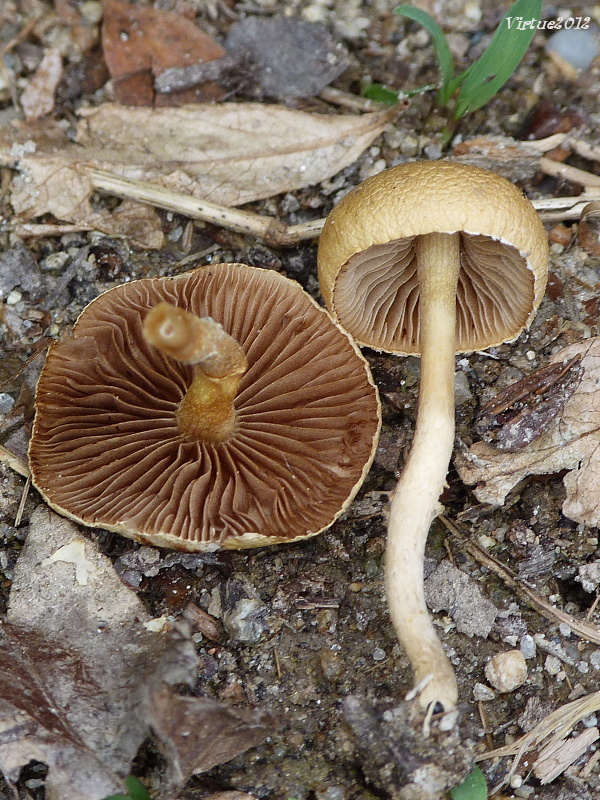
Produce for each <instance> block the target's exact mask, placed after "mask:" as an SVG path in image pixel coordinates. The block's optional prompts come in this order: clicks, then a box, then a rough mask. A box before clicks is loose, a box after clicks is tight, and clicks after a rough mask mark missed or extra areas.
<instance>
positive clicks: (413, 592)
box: [385, 233, 460, 711]
mask: <svg viewBox="0 0 600 800" xmlns="http://www.w3.org/2000/svg"><path fill="white" fill-rule="evenodd" d="M415 246H416V258H417V264H418V273H419V282H420V289H419V292H420V294H419V304H420V334H419V341H420V346H421V380H420V388H419V408H418V412H417V423H416V428H415V434H414V439H413V443H412V448H411V451H410V454H409V456H408V459H407V462H406V465H405V466H404V470H403V472H402V475H401V477H400V480H399V482H398V486H397V487H396V490H395V491H394V495H393V498H392V503H391V508H390V518H389V530H388V540H387V552H386V580H385V582H386V592H387V597H388V603H389V608H390V614H391V617H392V622H393V624H394V628H395V630H396V633H397V635H398V638H399V640H400V643H401V644H402V646H403V647H404V649H405V651H406V654H407V656H408V658H409V661H410V663H411V666H412V668H413V672H414V681H415V686H416V687H418V686H422V689H421V691H420V693H419V700H420V703H421V705H422V706H423V707H424V708H428V707H430V706H431V704H433V708H435V705H436V704H437V703H439V704H441V706H443V708H444V710H445V711H447V710H449V709H451V708H454V707H455V706H456V703H457V699H458V690H457V685H456V677H455V675H454V670H453V669H452V666H451V664H450V662H449V661H448V658H447V657H446V654H445V653H444V650H443V649H442V645H441V643H440V640H439V639H438V637H437V634H436V632H435V629H434V627H433V623H432V621H431V618H430V616H429V613H428V611H427V606H426V605H425V594H424V587H423V560H424V555H425V543H426V541H427V534H428V532H429V527H430V525H431V523H432V521H433V520H434V518H435V517H436V516H437V515H438V514H439V513H440V511H441V506H440V504H439V497H440V494H441V493H442V490H443V488H444V484H445V480H446V473H447V471H448V464H449V462H450V457H451V455H452V449H453V445H454V356H455V338H456V333H455V330H456V286H457V281H458V273H459V270H460V263H459V258H460V238H459V234H458V233H433V234H427V235H425V236H420V237H417V239H416V242H415Z"/></svg>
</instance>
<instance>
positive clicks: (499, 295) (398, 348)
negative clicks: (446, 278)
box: [333, 233, 534, 355]
mask: <svg viewBox="0 0 600 800" xmlns="http://www.w3.org/2000/svg"><path fill="white" fill-rule="evenodd" d="M460 267H461V269H460V274H459V278H458V286H457V296H456V303H457V307H456V342H457V346H456V349H457V351H458V352H469V351H472V350H480V349H484V348H486V347H492V346H494V345H498V344H501V343H502V342H505V341H507V340H508V339H512V338H514V337H515V333H514V331H520V330H521V329H522V328H523V327H524V325H525V323H526V321H527V318H528V315H529V313H530V309H531V305H532V302H533V294H534V279H533V275H532V273H531V270H529V269H528V268H527V263H526V260H525V258H524V257H523V256H522V255H521V254H520V253H519V251H518V250H517V249H516V248H515V247H512V246H511V245H509V244H507V243H505V242H499V241H498V240H496V239H493V238H492V237H490V236H484V235H479V234H468V233H461V234H460ZM333 307H334V309H335V313H336V317H337V319H338V320H339V322H340V323H341V325H342V326H343V327H344V328H345V329H346V330H350V331H352V333H353V335H354V336H355V338H356V340H357V341H358V342H359V343H360V344H362V345H366V346H369V347H374V348H375V349H378V350H385V351H386V352H393V353H398V354H401V355H412V354H418V353H419V352H420V347H419V282H418V277H417V259H416V255H415V237H414V236H412V237H406V238H402V239H395V240H394V241H391V242H389V243H386V244H376V245H372V246H371V247H368V248H367V249H366V250H364V251H362V252H360V253H357V254H356V255H353V256H352V257H351V258H349V259H348V261H347V262H346V264H344V266H343V267H342V268H341V269H340V272H339V273H338V276H337V281H336V284H335V288H334V291H333Z"/></svg>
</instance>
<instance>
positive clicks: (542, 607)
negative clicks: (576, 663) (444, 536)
mask: <svg viewBox="0 0 600 800" xmlns="http://www.w3.org/2000/svg"><path fill="white" fill-rule="evenodd" d="M438 519H439V520H440V522H441V523H442V524H443V525H444V526H445V527H446V528H447V530H448V531H449V532H450V533H451V534H452V536H453V537H454V538H455V539H456V540H457V541H459V542H460V544H461V547H462V548H463V549H465V550H466V551H467V552H468V553H469V554H470V555H471V556H473V558H475V559H476V560H477V561H479V563H480V564H483V565H484V566H485V567H487V568H488V569H491V570H492V572H495V573H496V575H498V577H499V578H502V580H503V581H504V582H505V583H506V584H507V586H510V588H511V589H514V590H515V591H516V592H517V594H519V595H521V597H522V598H524V600H525V602H527V603H528V604H529V605H530V606H531V607H532V608H534V609H535V610H536V611H537V612H538V613H539V614H541V615H542V616H543V617H545V618H546V619H548V620H550V621H551V622H556V621H558V622H564V623H566V624H567V625H569V627H570V628H571V630H572V631H573V632H574V633H576V634H577V635H578V636H580V637H581V638H582V639H586V640H587V641H588V642H594V644H600V629H599V628H597V627H596V626H595V625H590V624H589V623H588V622H581V621H580V620H578V619H576V618H575V617H572V616H571V615H570V614H567V613H566V611H561V609H560V608H556V607H555V606H553V605H551V604H550V603H548V602H546V600H544V599H543V598H542V597H540V596H539V595H538V594H536V593H535V592H534V591H533V589H531V588H530V587H529V586H528V585H527V584H526V583H525V581H523V580H522V579H519V578H517V577H516V575H515V574H514V572H512V570H510V569H509V568H508V567H505V566H504V564H501V563H500V562H499V561H498V560H497V559H495V558H494V556H492V555H490V554H489V553H487V552H486V551H485V550H483V548H481V547H479V545H477V544H475V543H474V542H472V541H470V540H469V539H468V538H467V537H466V536H464V535H463V533H462V532H461V530H460V529H459V527H458V526H457V525H456V524H455V523H454V522H452V521H451V520H449V519H448V518H447V517H445V516H443V515H442V516H440V517H438Z"/></svg>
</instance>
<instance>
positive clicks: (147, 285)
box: [29, 264, 380, 551]
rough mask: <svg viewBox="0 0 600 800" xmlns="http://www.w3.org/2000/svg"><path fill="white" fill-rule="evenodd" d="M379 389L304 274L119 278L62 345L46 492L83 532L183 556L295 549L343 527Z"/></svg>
mask: <svg viewBox="0 0 600 800" xmlns="http://www.w3.org/2000/svg"><path fill="white" fill-rule="evenodd" d="M379 424H380V409H379V398H378V395H377V389H376V387H375V385H374V383H373V380H372V378H371V375H370V370H369V368H368V365H367V363H366V361H365V360H364V358H363V356H362V355H361V354H360V351H359V350H358V348H357V346H356V345H355V344H354V342H353V341H352V339H351V338H350V337H349V335H348V334H347V333H346V332H345V331H343V330H342V329H341V328H340V326H339V325H337V324H336V323H334V322H333V321H332V320H331V318H330V316H329V315H328V314H327V312H326V311H325V310H324V309H322V308H320V307H319V306H318V305H317V303H315V302H314V300H312V298H311V297H310V296H309V295H308V294H307V293H306V292H304V291H303V289H302V288H301V287H300V286H299V284H297V283H296V282H294V281H291V280H288V279H287V278H284V277H283V276H281V275H279V274H277V273H275V272H272V271H270V270H263V269H256V268H253V267H249V266H245V265H243V264H219V265H211V266H208V267H201V268H200V269H197V270H194V271H192V272H189V273H186V274H183V275H179V276H177V277H173V278H148V279H143V280H139V281H133V282H131V283H128V284H124V285H123V286H118V287H116V288H114V289H111V290H110V291H108V292H106V293H105V294H103V295H101V296H100V297H98V298H97V299H96V300H94V301H93V302H92V303H91V304H90V305H89V306H88V307H87V308H86V309H85V310H84V311H83V313H82V314H81V316H80V317H79V319H78V320H77V322H76V324H75V327H74V330H73V334H72V337H71V338H69V339H67V340H65V341H61V342H58V343H56V344H54V345H53V346H52V348H51V349H50V352H49V354H48V358H47V361H46V364H45V366H44V369H43V371H42V374H41V377H40V380H39V383H38V388H37V393H36V418H35V423H34V429H33V436H32V440H31V444H30V448H29V460H30V465H31V472H32V477H33V482H34V484H35V486H36V487H37V488H38V489H39V491H40V492H41V493H42V495H43V496H44V498H45V499H46V501H47V502H48V503H49V505H50V506H51V507H52V508H54V509H55V510H56V511H59V512H60V513H62V514H64V515H66V516H68V517H70V518H72V519H74V520H76V521H78V522H81V523H83V524H85V525H90V526H97V527H101V528H105V529H107V530H110V531H116V532H118V533H121V534H123V535H125V536H129V537H131V538H133V539H136V540H137V541H140V542H144V543H146V544H152V545H160V546H164V547H172V548H175V549H179V550H187V551H202V550H216V549H218V548H228V549H237V548H247V547H258V546H261V545H267V544H275V543H280V542H292V541H295V540H297V539H303V538H305V537H308V536H313V535H315V534H317V533H319V532H320V531H322V530H324V529H325V528H327V527H328V526H329V525H331V524H332V523H333V522H334V520H335V519H336V518H337V517H338V516H339V515H340V514H341V513H342V511H343V510H344V509H345V508H346V507H347V506H348V504H349V503H350V502H351V500H352V498H353V497H354V495H355V494H356V492H357V490H358V488H359V486H360V485H361V483H362V481H363V479H364V476H365V475H366V473H367V471H368V469H369V466H370V464H371V461H372V458H373V455H374V450H375V446H376V442H377V436H378V432H379Z"/></svg>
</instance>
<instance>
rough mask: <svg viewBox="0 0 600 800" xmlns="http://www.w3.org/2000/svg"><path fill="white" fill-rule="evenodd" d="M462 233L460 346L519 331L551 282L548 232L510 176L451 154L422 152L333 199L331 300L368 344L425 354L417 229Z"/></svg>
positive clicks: (328, 257)
mask: <svg viewBox="0 0 600 800" xmlns="http://www.w3.org/2000/svg"><path fill="white" fill-rule="evenodd" d="M457 232H460V233H461V246H460V250H461V253H460V259H461V271H460V276H459V280H458V288H457V309H456V310H457V320H456V341H457V346H456V349H457V351H458V352H469V351H472V350H480V349H484V348H487V347H493V346H495V345H499V344H501V343H502V342H505V341H510V340H512V339H514V338H515V337H517V336H518V335H519V333H521V331H522V330H523V329H524V328H526V327H527V326H528V325H529V324H530V322H531V320H532V319H533V315H534V313H535V310H536V309H537V307H538V305H539V303H540V301H541V299H542V297H543V294H544V290H545V286H546V268H547V262H548V241H547V237H546V233H545V231H544V227H543V225H542V223H541V222H540V219H539V217H538V215H537V214H536V212H535V209H534V208H533V206H532V205H531V203H530V202H529V201H528V200H527V199H526V198H525V197H524V195H523V194H522V192H521V191H520V190H519V189H517V187H516V186H514V185H513V184H512V183H510V182H509V181H507V180H506V179H505V178H502V177H500V176H499V175H496V174H495V173H493V172H489V171H488V170H484V169H480V168H479V167H473V166H469V165H466V164H457V163H454V162H451V161H416V162H411V163H408V164H401V165H399V166H397V167H392V168H391V169H388V170H384V171H383V172H380V173H379V174H378V175H375V176H373V177H372V178H368V179H367V180H366V181H364V182H363V183H361V184H360V185H359V186H357V187H356V188H355V189H353V190H352V191H351V192H349V193H348V194H347V195H346V196H345V197H344V198H343V199H342V200H341V202H340V203H339V204H338V205H337V206H336V207H335V208H334V209H333V211H332V212H331V214H330V215H329V217H328V218H327V221H326V223H325V227H324V228H323V232H322V234H321V238H320V241H319V280H320V283H321V291H322V294H323V297H324V298H325V302H326V303H327V307H328V308H329V310H330V311H332V313H333V314H334V316H335V318H336V319H337V320H338V321H339V322H340V324H341V325H342V326H343V327H344V328H345V329H346V330H347V331H349V332H350V333H351V334H352V335H353V336H354V338H355V339H356V340H357V341H358V342H359V343H360V344H363V345H368V346H370V347H373V348H375V349H378V350H386V351H389V352H392V353H398V354H399V355H409V354H418V353H419V352H420V347H419V287H418V281H417V264H416V258H415V249H414V240H415V237H417V236H419V235H422V234H427V233H457Z"/></svg>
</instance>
